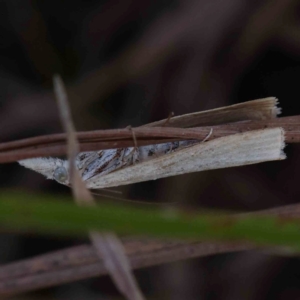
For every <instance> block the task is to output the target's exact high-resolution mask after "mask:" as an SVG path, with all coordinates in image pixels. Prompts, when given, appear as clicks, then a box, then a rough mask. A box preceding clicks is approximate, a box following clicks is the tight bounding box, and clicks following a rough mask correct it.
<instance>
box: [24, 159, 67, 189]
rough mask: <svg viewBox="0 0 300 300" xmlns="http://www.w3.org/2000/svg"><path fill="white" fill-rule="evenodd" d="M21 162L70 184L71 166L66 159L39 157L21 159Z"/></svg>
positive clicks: (29, 167)
mask: <svg viewBox="0 0 300 300" xmlns="http://www.w3.org/2000/svg"><path fill="white" fill-rule="evenodd" d="M19 164H20V165H22V166H24V167H26V168H28V169H31V170H33V171H36V172H39V173H41V174H43V175H44V176H46V177H47V179H54V180H56V181H57V182H59V183H61V184H64V185H69V184H70V182H69V167H68V162H67V161H66V160H62V159H59V158H52V157H49V158H44V157H39V158H29V159H24V160H20V161H19Z"/></svg>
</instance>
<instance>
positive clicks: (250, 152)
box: [19, 97, 285, 189]
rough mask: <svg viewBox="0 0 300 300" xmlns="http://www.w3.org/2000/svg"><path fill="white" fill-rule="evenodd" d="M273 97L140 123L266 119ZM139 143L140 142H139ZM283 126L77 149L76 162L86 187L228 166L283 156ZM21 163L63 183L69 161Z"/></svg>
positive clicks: (177, 124)
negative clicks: (203, 137) (210, 137)
mask: <svg viewBox="0 0 300 300" xmlns="http://www.w3.org/2000/svg"><path fill="white" fill-rule="evenodd" d="M277 103H278V101H277V99H276V98H273V97H269V98H264V99H258V100H253V101H248V102H244V103H240V104H236V105H231V106H226V107H223V108H218V109H213V110H208V111H203V112H197V113H193V114H187V115H182V116H178V117H174V118H171V119H170V120H161V121H159V122H154V123H150V124H147V125H144V126H162V125H165V126H170V127H185V128H187V127H195V126H213V125H220V124H224V123H230V122H237V121H243V120H266V119H271V118H276V117H277V115H278V114H279V113H280V109H279V108H278V107H277ZM137 143H138V141H137ZM283 148H284V132H283V129H282V128H272V129H262V130H254V131H249V132H245V133H239V134H234V135H230V136H226V137H221V138H217V139H214V140H211V141H207V142H203V141H198V140H183V141H177V142H169V143H162V144H156V145H148V146H140V147H127V148H118V149H108V150H100V151H92V152H82V153H79V154H78V156H77V158H76V167H77V169H78V170H79V172H80V174H81V177H82V179H83V181H84V182H85V184H86V186H87V187H88V188H90V189H99V188H107V187H114V186H119V185H125V184H131V183H135V182H141V181H147V180H154V179H158V178H163V177H169V176H174V175H179V174H185V173H190V172H198V171H204V170H211V169H219V168H227V167H234V166H241V165H248V164H255V163H260V162H264V161H271V160H281V159H284V158H285V154H284V153H283ZM19 163H20V164H21V165H22V166H24V167H27V168H29V169H32V170H34V171H37V172H39V173H41V174H43V175H45V176H46V177H47V178H48V179H54V180H56V181H57V182H59V183H61V184H65V185H70V182H69V166H68V161H67V160H62V159H59V158H52V157H51V158H31V159H25V160H21V161H19Z"/></svg>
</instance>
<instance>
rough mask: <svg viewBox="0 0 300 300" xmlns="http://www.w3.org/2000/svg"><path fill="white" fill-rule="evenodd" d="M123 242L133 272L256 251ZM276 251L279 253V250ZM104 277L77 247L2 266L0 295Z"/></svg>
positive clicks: (291, 214)
mask: <svg viewBox="0 0 300 300" xmlns="http://www.w3.org/2000/svg"><path fill="white" fill-rule="evenodd" d="M250 214H253V215H259V214H264V215H266V214H269V215H276V216H279V217H282V218H283V220H284V219H285V218H297V217H299V216H300V206H299V204H294V205H288V206H283V207H278V208H273V209H268V210H263V211H259V212H253V213H250ZM123 243H124V248H125V251H126V254H127V255H128V257H129V259H130V263H131V266H132V267H133V268H135V269H138V268H144V267H149V266H154V265H159V264H162V263H167V262H173V261H178V260H182V259H187V258H193V257H201V256H207V255H214V254H218V253H226V252H233V251H242V250H251V249H255V248H256V247H255V246H254V245H252V244H250V243H232V242H222V243H220V242H218V243H216V242H197V241H193V242H185V241H172V240H169V241H167V240H161V239H150V238H124V239H123ZM257 249H260V248H257ZM264 249H265V248H264ZM283 250H284V249H283ZM278 251H279V253H280V251H281V250H280V249H278ZM283 253H284V252H283ZM288 254H289V253H288ZM290 254H292V253H290ZM104 274H107V270H106V269H105V267H104V264H103V260H102V258H101V257H99V256H98V255H97V254H96V251H95V249H94V248H93V247H92V246H87V245H82V246H77V247H73V248H69V249H65V250H61V251H56V252H53V253H49V254H45V255H41V256H38V257H35V258H31V259H27V260H23V261H20V262H14V263H11V264H8V265H6V266H2V267H1V268H0V295H12V294H17V293H21V292H25V291H30V290H35V289H38V288H45V287H50V286H54V285H59V284H62V283H67V282H71V281H74V280H79V279H84V278H89V277H94V276H98V275H104Z"/></svg>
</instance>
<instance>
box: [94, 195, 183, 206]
mask: <svg viewBox="0 0 300 300" xmlns="http://www.w3.org/2000/svg"><path fill="white" fill-rule="evenodd" d="M92 194H93V195H95V196H103V197H107V198H109V199H112V200H116V201H122V202H129V203H138V204H142V205H153V206H158V205H159V206H162V205H168V204H175V203H178V202H176V201H174V202H156V203H151V202H145V201H142V200H131V199H125V198H120V197H115V196H112V195H105V194H102V193H95V192H92ZM95 200H96V201H97V200H98V199H95Z"/></svg>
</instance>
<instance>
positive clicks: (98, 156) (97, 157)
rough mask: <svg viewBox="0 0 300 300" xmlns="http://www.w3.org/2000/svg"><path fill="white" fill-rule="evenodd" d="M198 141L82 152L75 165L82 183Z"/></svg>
mask: <svg viewBox="0 0 300 300" xmlns="http://www.w3.org/2000/svg"><path fill="white" fill-rule="evenodd" d="M198 142H199V141H196V140H190V141H180V142H170V143H163V144H157V145H149V146H141V147H137V148H135V147H128V148H118V149H108V150H101V151H97V152H82V153H80V154H79V155H78V156H77V160H76V164H77V168H78V170H79V171H80V173H81V176H82V179H83V180H84V181H86V180H88V179H90V178H92V177H94V176H96V175H105V174H108V173H111V172H113V171H115V170H118V169H120V168H123V167H125V166H129V165H132V164H135V163H137V162H142V161H146V160H149V159H151V158H153V156H154V157H158V156H161V155H165V154H167V153H170V152H172V151H174V150H176V149H178V148H182V147H187V146H189V145H193V144H195V143H198Z"/></svg>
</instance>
